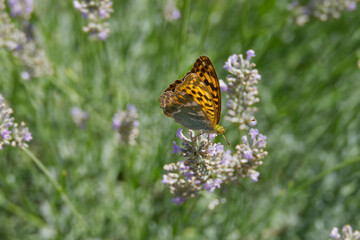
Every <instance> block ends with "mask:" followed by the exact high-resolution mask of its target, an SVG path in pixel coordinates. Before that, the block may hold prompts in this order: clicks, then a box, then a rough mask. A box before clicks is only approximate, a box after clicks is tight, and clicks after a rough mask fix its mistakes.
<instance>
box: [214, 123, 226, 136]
mask: <svg viewBox="0 0 360 240" xmlns="http://www.w3.org/2000/svg"><path fill="white" fill-rule="evenodd" d="M214 130H215V132H216V133H217V134H223V133H224V132H225V128H224V127H223V126H220V125H219V124H218V125H216V126H215V129H214Z"/></svg>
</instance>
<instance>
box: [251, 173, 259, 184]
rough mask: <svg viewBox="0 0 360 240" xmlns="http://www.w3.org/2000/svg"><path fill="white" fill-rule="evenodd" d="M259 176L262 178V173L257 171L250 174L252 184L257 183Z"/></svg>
mask: <svg viewBox="0 0 360 240" xmlns="http://www.w3.org/2000/svg"><path fill="white" fill-rule="evenodd" d="M259 176H260V173H259V172H257V171H251V172H250V178H251V182H257V181H258V178H259Z"/></svg>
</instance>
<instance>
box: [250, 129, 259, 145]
mask: <svg viewBox="0 0 360 240" xmlns="http://www.w3.org/2000/svg"><path fill="white" fill-rule="evenodd" d="M258 134H259V130H257V129H256V128H252V129H250V131H249V135H250V136H251V140H252V141H253V142H255V139H256V136H257V135H258Z"/></svg>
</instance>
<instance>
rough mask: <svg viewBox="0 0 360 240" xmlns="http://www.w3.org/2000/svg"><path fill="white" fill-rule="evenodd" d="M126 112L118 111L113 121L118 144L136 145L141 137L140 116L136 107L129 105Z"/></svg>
mask: <svg viewBox="0 0 360 240" xmlns="http://www.w3.org/2000/svg"><path fill="white" fill-rule="evenodd" d="M127 108H128V109H127V110H126V111H118V112H117V113H116V114H115V115H114V117H113V119H112V126H113V128H114V130H115V134H116V138H117V140H118V142H120V143H123V144H130V145H135V144H136V138H137V137H138V135H139V128H138V127H139V120H138V119H139V115H138V113H137V111H136V108H135V106H134V105H131V104H129V105H128V106H127Z"/></svg>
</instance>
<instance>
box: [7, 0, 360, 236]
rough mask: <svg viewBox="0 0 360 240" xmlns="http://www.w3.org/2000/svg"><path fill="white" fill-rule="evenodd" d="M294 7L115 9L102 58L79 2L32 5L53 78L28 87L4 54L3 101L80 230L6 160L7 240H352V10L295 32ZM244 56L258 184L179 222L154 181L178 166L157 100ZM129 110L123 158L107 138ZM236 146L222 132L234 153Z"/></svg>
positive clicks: (130, 2)
mask: <svg viewBox="0 0 360 240" xmlns="http://www.w3.org/2000/svg"><path fill="white" fill-rule="evenodd" d="M288 3H289V1H284V0H279V1H275V0H259V1H245V0H238V1H235V0H229V1H214V0H209V1H190V0H184V1H178V2H177V6H178V8H179V10H180V12H181V17H180V19H178V20H176V21H173V22H167V21H165V19H164V16H163V7H164V4H165V1H150V0H124V1H114V5H113V8H114V13H113V14H112V15H111V18H110V20H109V22H110V28H111V33H110V35H109V38H108V39H107V40H106V41H105V42H101V41H90V40H89V38H88V36H87V34H86V33H83V32H82V30H81V29H82V26H83V25H84V24H85V20H84V19H82V17H81V15H80V13H79V12H77V11H75V9H74V7H73V3H72V1H35V3H34V4H35V5H34V10H35V12H34V14H33V16H32V19H31V22H32V24H33V26H34V30H35V34H36V38H37V41H38V42H39V43H40V44H39V46H41V48H43V49H45V51H46V54H47V56H48V58H49V60H50V61H51V63H52V65H53V67H54V72H55V73H54V76H51V77H44V78H40V79H33V80H30V81H24V80H22V79H21V78H20V73H21V66H19V65H18V64H16V63H17V62H16V60H15V59H14V58H13V57H12V56H11V54H9V53H8V52H7V51H5V50H4V49H1V50H0V71H1V75H0V93H1V94H2V95H3V96H4V98H5V99H6V100H7V102H8V104H9V105H10V106H11V107H12V108H13V109H14V116H15V118H16V121H18V122H20V121H25V122H26V123H27V125H28V127H29V129H30V131H31V132H32V135H33V141H32V142H31V143H30V144H29V145H30V147H29V150H30V151H32V152H33V153H34V154H35V155H36V156H37V157H38V158H39V159H40V160H41V161H42V162H43V163H44V165H45V166H46V167H47V168H48V169H49V171H50V172H51V174H52V175H53V176H54V177H55V178H56V179H57V181H58V182H59V183H60V184H61V185H62V187H63V188H64V189H65V190H66V192H67V194H68V195H69V198H70V199H71V201H72V202H73V204H74V205H75V208H76V209H77V211H78V212H79V213H80V214H81V215H82V216H83V218H84V219H85V221H86V224H87V225H88V228H87V229H86V228H84V226H83V224H82V223H81V221H80V220H79V219H78V218H76V217H75V216H74V215H73V214H72V213H71V212H70V211H69V208H68V207H67V206H66V205H65V204H64V201H63V200H62V199H61V197H60V195H59V193H58V192H57V191H56V190H55V189H54V188H53V186H52V185H51V184H50V183H49V181H48V179H47V178H46V177H45V176H44V174H43V173H42V172H41V171H40V170H39V169H38V168H37V167H36V166H35V165H34V164H33V163H32V162H31V160H30V158H29V157H28V155H27V154H25V153H24V152H23V151H21V150H20V149H17V148H9V147H8V148H5V149H3V150H1V151H0V239H328V238H329V234H330V231H331V229H332V228H333V227H334V226H337V227H342V226H343V225H345V224H350V225H352V226H353V227H354V228H355V229H359V228H360V219H359V210H360V190H359V184H360V134H359V130H360V116H359V115H360V70H359V69H358V65H357V61H358V59H359V57H360V49H359V46H360V45H359V42H360V28H359V24H357V23H358V20H359V14H360V9H357V10H355V11H353V12H343V13H342V15H341V17H340V18H339V19H331V20H328V21H326V22H321V21H319V20H317V19H315V18H314V19H311V20H310V21H309V22H308V23H307V24H306V25H305V26H303V27H299V26H297V25H296V24H294V23H293V22H291V21H290V18H291V16H290V12H289V11H288V10H287V5H288ZM248 49H253V50H254V51H255V53H256V57H255V58H253V62H255V63H256V64H257V69H258V70H259V73H260V74H261V75H262V79H261V81H260V84H259V93H260V99H261V101H260V103H258V104H257V106H258V112H257V114H256V118H257V121H258V125H257V128H258V129H259V131H260V132H261V133H263V134H264V135H266V136H267V137H268V147H267V151H268V152H269V155H268V156H267V157H266V158H265V159H264V165H263V166H261V167H260V168H259V169H258V170H259V171H260V174H261V175H260V178H259V181H258V182H257V183H251V182H250V180H249V179H245V180H244V181H243V184H241V185H230V186H227V187H226V189H225V190H224V191H217V192H215V193H214V194H203V195H201V196H199V197H198V198H195V199H190V200H189V201H188V202H186V203H184V204H183V205H181V206H177V205H175V204H174V203H173V202H172V201H171V199H172V196H171V194H170V192H169V190H168V188H167V187H166V186H163V185H162V183H161V179H162V174H163V169H162V166H163V165H164V164H167V163H170V162H175V161H177V160H179V156H176V155H174V154H172V147H171V145H172V141H173V140H174V139H175V131H176V129H177V128H178V127H180V125H179V124H177V123H176V122H175V121H173V120H172V119H170V118H168V117H165V116H164V114H163V112H162V109H161V108H160V106H159V102H158V99H159V96H160V94H161V93H162V91H163V90H164V89H165V88H166V87H167V86H168V84H170V83H172V82H173V81H174V80H175V79H178V78H180V77H182V76H183V75H184V74H185V73H186V72H187V71H188V70H189V69H190V67H191V65H192V64H193V63H194V61H195V60H196V58H197V57H198V56H200V55H207V56H209V57H210V59H211V60H212V62H213V64H214V66H215V68H216V70H217V73H218V76H219V78H221V79H225V78H226V75H227V73H226V71H225V69H223V65H224V63H225V61H226V60H227V58H228V56H230V55H232V54H239V53H242V54H245V53H246V51H247V50H248ZM223 99H226V97H225V96H223ZM128 103H131V104H134V105H135V106H136V108H137V109H138V113H139V116H140V119H139V120H140V135H139V138H138V141H137V142H138V144H137V145H136V146H125V145H120V144H118V143H117V142H116V141H115V138H114V132H113V130H112V122H111V121H112V117H113V115H114V114H115V112H116V111H117V110H118V109H125V107H126V105H127V104H128ZM224 105H225V101H223V108H224ZM75 106H77V107H80V108H82V109H84V110H85V111H87V112H88V113H89V114H90V117H89V120H88V122H87V127H86V128H85V129H81V128H79V127H77V126H76V125H75V124H74V123H73V121H72V118H71V114H70V110H71V108H72V107H75ZM224 114H225V112H223V115H224ZM220 123H222V125H225V126H228V125H230V124H229V123H226V122H224V121H221V122H220ZM243 134H246V132H241V133H239V131H238V129H237V128H236V127H232V128H231V127H230V128H229V129H228V130H227V137H228V139H229V141H230V142H231V143H232V146H235V145H236V144H237V143H238V142H240V137H241V135H243ZM217 141H221V142H223V144H224V140H223V139H222V138H217ZM226 148H228V146H226ZM230 148H233V147H230ZM222 198H225V199H226V202H225V203H224V204H220V205H218V206H217V207H216V208H215V209H213V210H210V209H209V208H208V205H209V203H210V202H211V201H213V200H214V199H222Z"/></svg>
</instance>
